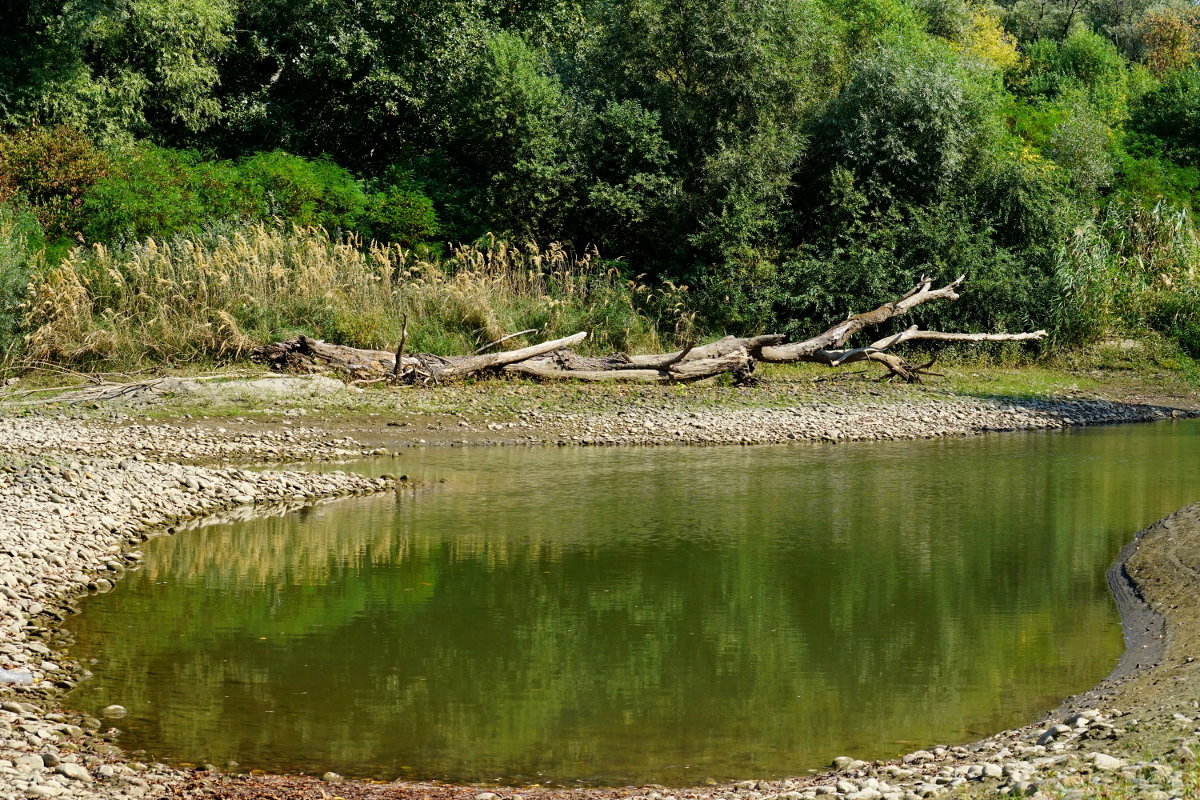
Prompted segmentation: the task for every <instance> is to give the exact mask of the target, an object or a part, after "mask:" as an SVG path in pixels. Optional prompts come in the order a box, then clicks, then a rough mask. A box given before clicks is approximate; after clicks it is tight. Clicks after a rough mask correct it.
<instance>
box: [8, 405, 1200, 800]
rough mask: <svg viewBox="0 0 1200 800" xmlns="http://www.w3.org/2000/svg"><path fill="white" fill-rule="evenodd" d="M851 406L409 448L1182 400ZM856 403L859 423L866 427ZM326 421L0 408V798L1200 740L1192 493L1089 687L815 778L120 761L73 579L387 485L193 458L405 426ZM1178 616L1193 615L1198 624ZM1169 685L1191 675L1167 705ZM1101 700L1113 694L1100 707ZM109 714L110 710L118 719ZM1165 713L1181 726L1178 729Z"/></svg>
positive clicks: (502, 428) (1041, 420) (920, 776)
mask: <svg viewBox="0 0 1200 800" xmlns="http://www.w3.org/2000/svg"><path fill="white" fill-rule="evenodd" d="M864 405H868V406H874V407H873V408H859V409H847V408H846V407H845V406H839V404H829V407H828V408H818V409H811V410H810V409H807V408H803V407H796V406H793V407H785V408H773V409H737V410H734V411H728V410H726V412H723V413H722V414H717V415H716V416H717V417H718V423H717V425H716V427H715V428H713V427H712V426H710V427H709V428H707V429H704V428H695V427H693V428H692V429H691V430H692V431H693V432H695V433H696V436H695V437H694V438H688V437H687V436H680V435H677V434H676V433H675V431H678V430H683V429H684V428H683V426H684V425H686V423H687V422H688V421H689V420H694V419H695V418H693V417H689V416H686V414H688V413H691V412H685V411H681V410H676V409H668V410H667V411H665V412H664V411H661V410H655V409H645V410H640V409H636V408H635V409H629V408H625V409H621V411H622V412H623V413H621V414H616V413H614V414H612V415H604V416H597V415H579V414H576V415H572V414H570V413H566V412H549V413H546V412H539V413H537V414H535V415H530V414H520V413H515V414H513V415H511V416H510V417H509V418H507V419H477V420H474V421H468V423H467V424H466V425H462V424H461V420H445V421H444V422H443V421H438V422H437V423H434V424H437V425H442V426H443V427H445V428H449V426H450V425H451V424H452V425H453V434H454V438H453V439H449V440H446V439H437V440H433V441H429V440H427V441H425V442H422V443H421V445H426V444H434V443H440V444H473V443H480V444H522V443H525V444H528V443H537V444H572V445H583V446H588V445H597V444H619V445H628V444H668V443H670V444H676V443H679V442H680V441H681V440H682V441H684V442H690V443H693V444H701V443H734V442H736V443H742V444H751V443H760V442H763V441H796V440H808V441H825V442H838V441H850V440H858V439H879V438H930V437H937V436H960V435H968V434H973V433H983V432H988V431H997V430H1020V429H1043V428H1061V427H1071V426H1075V425H1087V424H1103V423H1112V422H1125V421H1146V420H1154V419H1169V418H1177V417H1183V416H1193V415H1195V412H1194V411H1191V410H1178V409H1171V408H1168V407H1162V406H1135V405H1125V404H1120V403H1112V402H1108V401H1093V400H1087V401H1080V400H1068V401H1063V402H1061V403H1057V404H1056V403H1054V402H1051V401H1037V402H1035V403H1029V402H1026V403H1014V402H1011V401H1009V402H1006V401H990V400H976V399H970V400H964V401H961V402H957V403H956V402H953V401H951V402H945V401H942V400H938V401H937V403H931V404H929V407H924V406H922V407H921V408H918V409H917V410H916V411H915V412H912V413H908V414H905V415H900V416H894V415H891V414H889V413H888V412H889V409H888V408H887V407H886V406H887V405H888V404H887V403H880V402H876V401H872V400H870V399H868V400H866V401H865V403H864ZM906 405H907V406H911V403H906ZM934 406H936V408H934ZM848 411H853V412H854V413H857V414H860V415H862V416H866V417H870V418H872V419H869V420H868V421H867V422H864V421H863V420H862V419H857V421H856V424H855V425H852V426H846V428H847V430H849V431H853V432H855V433H854V435H842V436H837V435H830V432H829V429H828V427H826V423H827V421H828V420H827V419H825V418H818V417H814V416H813V415H814V414H817V415H821V414H828V415H833V416H836V417H837V418H839V419H846V417H847V413H848ZM492 416H497V415H492ZM708 416H709V417H710V418H711V417H712V416H713V415H712V414H709V415H708ZM830 418H832V417H830ZM875 422H877V423H878V425H877V426H876V427H872V424H868V423H875ZM413 424H414V425H416V424H417V423H413ZM423 424H426V425H428V424H430V423H423ZM379 427H380V428H382V426H379ZM396 427H399V426H396ZM243 428H244V429H243ZM331 428H332V429H333V430H332V431H331ZM747 432H750V435H747ZM344 433H346V428H344V427H343V428H337V427H335V426H326V425H293V426H289V427H288V428H287V429H278V428H274V429H270V428H269V429H266V430H264V429H263V427H262V426H251V425H246V426H238V425H236V424H233V423H226V424H223V425H222V426H221V427H216V426H212V425H202V424H196V423H195V422H181V424H177V425H169V424H142V423H132V422H130V421H119V422H118V423H116V424H112V423H102V422H96V421H82V420H71V419H66V418H59V417H48V416H32V417H23V416H7V417H0V465H2V466H0V628H2V629H3V632H4V638H3V644H2V645H0V668H4V669H8V670H12V671H15V672H21V673H23V674H27V675H28V676H29V677H30V679H31V680H32V681H34V683H33V684H32V685H30V686H16V685H11V684H0V800H8V799H9V798H12V799H13V800H15V799H16V798H27V797H64V798H71V797H80V798H83V797H97V798H101V797H103V798H124V797H129V798H134V797H161V796H205V797H230V798H260V797H313V798H318V797H330V796H334V795H336V796H340V797H343V798H346V799H347V800H351V798H360V797H361V798H414V800H416V799H417V798H429V799H430V800H435V799H437V800H441V799H442V798H455V800H458V799H459V798H470V800H515V798H517V797H518V796H519V797H521V798H523V800H542V798H550V797H551V796H553V797H555V798H567V797H577V798H583V797H587V798H595V800H604V799H605V798H611V797H623V798H624V797H629V798H634V797H637V798H642V797H644V798H647V800H669V799H670V798H679V799H681V800H682V798H718V797H719V798H725V800H809V799H810V798H818V797H825V796H828V797H837V798H847V799H852V800H910V799H911V798H919V797H930V796H971V795H973V794H977V793H979V794H982V793H992V792H995V791H996V790H997V789H1001V790H1003V791H1011V792H1014V793H1022V794H1025V795H1030V794H1034V793H1036V792H1038V791H1039V787H1041V788H1042V789H1044V790H1046V791H1049V790H1050V788H1051V787H1053V788H1056V789H1059V790H1061V791H1062V792H1071V791H1075V788H1073V787H1079V786H1082V787H1085V788H1086V787H1088V786H1091V785H1092V784H1096V783H1105V782H1112V781H1125V782H1130V781H1133V782H1139V781H1140V782H1142V784H1144V786H1143V788H1144V789H1145V793H1144V796H1146V797H1151V798H1152V799H1153V798H1157V800H1166V798H1169V797H1172V796H1180V795H1178V794H1177V790H1179V787H1182V786H1183V782H1184V781H1185V780H1186V777H1187V774H1188V772H1187V770H1188V768H1189V764H1190V761H1189V754H1192V755H1191V756H1190V758H1191V759H1194V751H1195V750H1196V749H1197V747H1200V745H1197V744H1195V743H1189V742H1190V741H1191V740H1190V737H1191V735H1192V734H1197V735H1200V709H1196V708H1192V707H1191V698H1194V697H1198V696H1200V694H1197V693H1196V692H1195V691H1194V689H1196V688H1200V667H1198V668H1197V669H1195V670H1194V671H1195V672H1196V673H1197V674H1195V675H1193V674H1192V672H1193V670H1192V669H1191V665H1192V663H1193V661H1194V658H1193V656H1189V655H1186V651H1187V649H1188V647H1190V646H1191V644H1193V643H1194V642H1195V641H1200V638H1197V637H1200V630H1196V631H1194V632H1193V631H1192V630H1191V628H1190V627H1188V628H1187V630H1186V631H1184V630H1183V628H1184V627H1186V626H1184V625H1182V623H1179V622H1178V620H1177V617H1178V616H1179V615H1180V613H1182V614H1183V615H1185V616H1186V614H1187V610H1188V608H1189V606H1186V605H1184V604H1185V603H1188V602H1189V600H1190V603H1191V605H1190V608H1191V609H1194V608H1195V605H1196V602H1195V601H1196V597H1195V587H1194V586H1192V587H1191V589H1190V590H1189V589H1187V588H1180V586H1179V585H1178V584H1179V583H1180V576H1183V577H1184V578H1186V579H1188V580H1192V579H1195V578H1196V576H1197V575H1200V572H1197V570H1200V564H1196V565H1195V567H1194V568H1193V567H1192V565H1191V564H1190V562H1189V561H1188V554H1187V552H1186V548H1185V547H1182V545H1179V544H1176V545H1174V546H1173V548H1172V549H1171V550H1170V553H1169V555H1168V556H1167V557H1165V560H1166V563H1168V564H1170V565H1172V566H1171V568H1170V569H1169V570H1162V569H1159V567H1158V566H1157V565H1158V561H1156V559H1157V558H1159V556H1158V555H1156V554H1157V553H1158V550H1159V549H1160V548H1161V546H1162V540H1164V539H1170V540H1171V541H1172V542H1173V543H1177V542H1182V540H1183V539H1185V538H1187V539H1188V540H1189V541H1191V542H1192V544H1193V548H1192V549H1194V550H1196V551H1197V552H1198V553H1200V546H1196V545H1197V544H1200V506H1197V507H1189V508H1191V509H1193V510H1192V511H1191V512H1188V509H1184V510H1181V511H1180V512H1176V514H1175V515H1172V517H1169V518H1168V520H1171V521H1170V522H1168V521H1167V520H1165V521H1161V522H1159V523H1156V525H1154V526H1151V527H1150V528H1148V529H1146V531H1144V532H1143V533H1142V534H1139V536H1138V538H1137V539H1136V540H1135V541H1134V542H1131V543H1130V544H1129V546H1127V547H1126V548H1125V550H1124V551H1122V554H1121V558H1120V559H1119V560H1118V563H1117V564H1116V565H1114V567H1113V570H1112V571H1110V574H1109V579H1110V585H1111V586H1113V588H1114V593H1115V596H1116V597H1117V602H1118V605H1119V607H1120V609H1121V613H1122V615H1123V616H1122V619H1123V620H1124V623H1125V628H1126V634H1127V639H1126V641H1127V647H1128V650H1127V652H1126V655H1125V656H1124V657H1123V658H1122V660H1121V662H1120V663H1119V664H1118V665H1117V667H1116V669H1114V671H1113V673H1112V674H1111V675H1110V676H1109V677H1108V678H1106V679H1105V681H1104V682H1102V683H1101V684H1100V685H1099V686H1097V687H1096V688H1095V689H1093V690H1092V691H1090V692H1088V693H1085V694H1084V695H1080V696H1079V697H1076V698H1069V699H1068V701H1067V702H1065V703H1064V704H1063V706H1061V707H1060V708H1059V709H1056V710H1055V711H1054V712H1052V713H1051V714H1050V715H1048V716H1047V718H1046V719H1045V720H1043V721H1042V722H1041V724H1039V725H1031V726H1028V727H1026V728H1022V729H1019V730H1014V731H1006V732H1002V733H1000V734H997V735H996V736H993V737H989V738H988V739H985V740H982V741H980V742H976V743H973V744H970V745H964V746H955V747H935V748H931V749H929V750H923V751H917V752H916V753H912V754H909V755H907V756H905V757H904V758H902V759H897V760H895V761H892V762H876V763H871V764H867V763H865V762H860V761H856V760H854V759H852V758H850V757H847V758H846V759H844V760H841V761H840V765H841V767H842V769H840V770H839V771H836V772H832V773H826V774H822V775H815V776H804V777H801V778H796V779H792V780H785V781H752V780H747V781H741V782H738V783H735V784H729V785H721V786H712V787H708V786H706V787H694V788H691V789H665V788H663V787H641V788H624V789H578V790H567V789H547V788H539V787H524V788H519V789H504V788H496V787H469V786H451V785H444V784H419V783H401V782H396V783H387V784H380V783H373V782H363V781H338V782H337V784H336V789H335V787H334V786H333V785H331V783H330V782H328V781H324V782H323V781H321V780H318V779H315V778H306V777H287V776H247V777H238V776H222V775H215V774H211V773H194V772H183V771H180V770H176V769H173V768H170V767H167V766H165V765H154V764H141V763H138V762H134V761H129V760H127V758H126V756H125V754H124V753H122V752H121V751H120V750H119V748H118V747H117V746H116V744H119V738H117V737H116V736H115V734H113V733H111V732H110V730H109V729H110V727H111V726H112V724H114V723H113V722H112V721H109V720H104V721H101V720H98V719H95V718H92V717H90V716H88V715H83V714H79V713H77V712H72V711H70V710H64V709H63V708H61V707H60V706H61V704H62V700H63V695H64V693H65V691H66V690H68V689H69V688H70V686H72V685H74V683H76V682H77V681H78V680H80V679H81V678H83V677H85V671H84V670H83V669H82V668H81V667H80V666H78V665H72V664H70V663H69V662H67V661H65V660H63V659H62V658H61V657H60V654H59V648H60V647H61V644H62V639H61V634H60V632H59V630H58V628H57V624H58V622H60V621H61V620H62V619H64V618H65V617H66V616H68V615H69V614H71V613H73V612H74V608H75V601H76V600H77V599H78V598H79V597H81V596H83V595H85V594H87V593H90V592H91V593H94V592H97V591H107V590H109V589H110V588H111V586H112V584H113V583H114V582H115V581H116V580H118V579H119V577H120V575H121V574H122V573H123V571H124V570H126V569H128V568H130V567H131V566H133V565H134V564H135V563H136V561H137V555H136V550H132V551H131V548H136V545H137V544H138V543H139V542H140V541H142V540H143V539H144V538H147V537H148V536H151V535H159V534H160V533H167V532H170V531H171V530H172V529H178V528H182V527H186V526H189V525H190V524H192V523H191V522H190V521H192V520H196V519H199V518H203V517H208V516H211V515H214V514H231V513H232V514H239V513H240V514H263V513H277V512H279V511H281V510H283V509H286V508H294V507H296V506H298V505H304V504H311V503H314V502H320V501H323V500H326V499H331V498H336V497H339V496H345V495H348V494H363V493H368V492H378V491H391V490H394V489H395V487H396V483H395V481H394V480H392V479H390V478H382V479H369V478H363V477H361V476H354V475H346V474H344V473H337V472H325V473H313V472H294V471H292V472H289V471H274V470H272V471H265V472H259V471H254V472H249V471H247V470H244V469H241V468H238V467H230V466H219V467H212V466H202V464H221V465H227V464H240V465H243V466H244V465H249V464H259V463H282V462H312V461H338V460H348V459H353V458H362V457H367V456H370V455H372V454H379V453H381V452H395V451H396V450H397V449H399V451H401V452H405V450H404V448H405V447H411V446H412V445H413V443H412V442H411V441H408V440H411V439H412V438H413V436H412V429H409V430H404V431H394V430H377V431H376V436H374V437H370V436H358V437H353V436H346V435H342V434H344ZM497 434H501V435H497ZM420 438H425V437H420ZM431 438H432V437H431ZM530 439H532V442H531V441H530ZM714 439H715V441H713V440H714ZM1189 514H1190V516H1189ZM1164 526H1165V527H1164ZM1198 558H1200V556H1198ZM1189 570H1190V571H1189ZM1189 576H1190V577H1189ZM1164 597H1166V598H1167V599H1165V600H1164ZM1172 600H1174V601H1175V602H1174V603H1172V602H1171V601H1172ZM1171 605H1173V606H1174V608H1171V609H1169V611H1170V612H1179V610H1180V609H1184V610H1183V611H1182V612H1180V613H1168V614H1167V616H1166V617H1163V616H1161V615H1159V613H1158V611H1157V610H1156V609H1167V608H1168V606H1171ZM1193 616H1194V615H1193ZM1196 625H1197V627H1200V622H1198V623H1196ZM1168 632H1169V634H1170V635H1168ZM1193 633H1194V634H1195V636H1193ZM1197 655H1200V654H1197ZM1189 658H1190V659H1192V661H1189V660H1188V659H1189ZM1176 662H1178V664H1176ZM1164 665H1168V666H1169V667H1170V670H1169V672H1170V674H1169V675H1168V676H1167V678H1169V680H1170V684H1169V685H1166V684H1164V683H1163V681H1164V670H1165V669H1167V667H1165V666H1164ZM1156 687H1163V688H1161V689H1156ZM1167 689H1169V691H1167ZM1183 689H1186V690H1187V691H1191V692H1192V694H1191V695H1190V697H1188V698H1187V700H1186V702H1185V699H1184V697H1185V695H1186V692H1184V691H1182V690H1183ZM1118 705H1119V706H1120V708H1114V706H1118ZM1189 709H1190V712H1191V713H1188V712H1189ZM1179 717H1188V718H1189V720H1188V723H1187V725H1192V727H1191V728H1190V729H1188V730H1186V731H1185V730H1184V729H1183V727H1181V726H1184V727H1186V725H1184V723H1182V722H1181V720H1180V719H1179ZM1193 722H1194V723H1195V724H1192V723H1193ZM115 724H116V725H117V726H118V727H119V721H116V723H115ZM1181 731H1182V735H1177V734H1180V732H1181ZM1176 740H1179V741H1176ZM1147 748H1150V749H1152V750H1154V751H1162V756H1161V759H1159V760H1157V761H1153V760H1152V761H1146V760H1145V759H1144V758H1142V755H1144V754H1145V753H1146V752H1148V750H1147ZM1135 751H1136V752H1135ZM1139 759H1140V760H1139ZM1172 759H1173V761H1172ZM330 777H331V778H332V777H333V776H330ZM1139 785H1141V784H1139ZM1156 792H1162V793H1163V794H1162V795H1156V794H1154V793H1156ZM487 795H494V797H488V796H487ZM1138 796H1143V795H1141V794H1139V795H1138Z"/></svg>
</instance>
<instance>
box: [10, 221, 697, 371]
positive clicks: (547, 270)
mask: <svg viewBox="0 0 1200 800" xmlns="http://www.w3.org/2000/svg"><path fill="white" fill-rule="evenodd" d="M682 296H683V293H682V290H675V289H673V288H672V289H670V290H668V291H666V292H662V291H651V290H649V289H647V288H645V287H644V286H641V285H640V284H638V283H637V282H635V281H630V280H628V279H626V278H625V277H624V276H623V275H622V274H621V271H620V270H619V269H617V268H616V267H615V266H614V265H613V264H611V263H606V262H604V261H602V260H601V259H600V257H599V255H598V254H597V253H596V251H595V250H594V249H593V250H588V251H586V252H583V253H576V252H574V251H573V250H572V249H571V248H570V247H567V246H564V245H561V244H550V245H547V246H544V247H539V246H538V245H536V244H525V245H513V244H511V243H508V242H504V241H500V240H497V239H495V238H490V237H489V238H488V239H486V240H484V241H483V242H481V243H479V244H476V245H469V246H458V247H453V248H451V250H450V252H449V254H448V256H446V257H444V258H438V259H435V258H430V257H428V256H427V255H425V254H422V253H418V252H415V251H413V250H408V249H404V248H401V247H397V246H382V245H376V244H371V245H369V246H363V245H362V243H361V242H358V241H355V240H353V239H342V240H331V239H330V237H329V236H328V235H327V234H326V233H325V232H324V231H322V230H319V229H311V228H308V229H293V230H290V231H282V230H277V229H274V228H270V227H266V226H261V225H259V226H253V227H247V228H243V229H239V230H237V231H235V232H232V233H225V234H211V235H209V236H206V237H181V238H177V239H174V240H172V241H170V242H157V241H154V240H152V239H151V240H146V241H144V242H140V243H138V244H135V245H132V246H128V247H124V248H121V249H109V248H106V247H104V246H101V245H96V246H93V247H91V248H87V249H84V248H80V249H77V250H75V251H74V252H72V253H71V254H70V255H69V256H68V257H67V258H66V259H65V260H64V261H63V262H62V263H61V264H60V265H59V266H58V267H57V268H55V269H54V270H52V271H50V272H48V273H45V274H43V275H40V276H37V277H35V278H34V279H33V280H32V282H31V283H30V287H29V293H28V302H27V303H26V306H25V314H24V326H25V329H26V330H27V331H28V334H27V335H26V337H25V357H26V358H27V359H33V360H39V361H52V362H60V363H61V362H68V363H71V362H73V363H88V364H98V363H103V364H107V365H114V364H116V365H121V366H131V365H136V364H145V363H151V362H157V363H164V362H165V363H185V362H196V361H214V360H216V361H221V360H230V359H234V358H237V357H239V356H242V355H243V354H245V353H246V351H247V350H248V349H249V348H251V347H253V346H255V345H257V344H261V343H264V342H267V341H271V340H276V339H281V338H285V337H287V336H291V335H295V334H297V333H305V334H307V335H310V336H316V337H319V338H323V339H327V340H330V341H337V342H339V343H343V344H349V345H354V346H359V347H377V348H390V347H394V346H395V343H396V342H397V341H398V340H399V337H400V327H401V319H402V317H403V315H404V314H407V315H408V317H409V324H410V328H411V330H412V338H411V339H410V347H411V348H413V349H418V350H425V351H428V352H442V353H463V352H470V351H471V350H473V349H474V348H475V347H477V346H479V345H480V344H482V343H485V342H489V341H492V340H495V339H498V338H500V337H501V336H503V335H504V334H506V333H510V332H512V331H515V330H522V329H525V328H538V329H539V332H540V333H539V335H541V336H545V337H547V338H549V337H552V336H558V335H563V334H566V333H571V332H574V331H575V330H589V331H590V332H591V333H592V334H593V342H594V344H593V346H594V347H600V348H605V349H630V350H632V349H639V348H645V349H655V348H657V347H658V346H659V342H658V340H657V335H656V330H655V326H654V324H653V322H652V320H651V319H650V317H649V315H648V313H647V311H646V309H648V308H656V309H667V310H671V309H674V311H673V312H672V313H674V314H675V316H676V317H677V318H686V317H680V315H679V314H678V311H679V310H680V309H681V308H682V305H681V300H680V298H681V297H682ZM520 344H521V343H520V342H513V346H519V345H520Z"/></svg>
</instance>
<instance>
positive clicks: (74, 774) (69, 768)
mask: <svg viewBox="0 0 1200 800" xmlns="http://www.w3.org/2000/svg"><path fill="white" fill-rule="evenodd" d="M55 772H57V773H58V774H59V775H63V776H65V777H67V778H70V779H71V780H73V781H90V780H91V779H92V773H90V772H88V771H87V769H86V768H85V767H83V766H80V765H79V764H70V763H64V764H59V765H58V768H57V769H56V770H55Z"/></svg>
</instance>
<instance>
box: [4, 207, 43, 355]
mask: <svg viewBox="0 0 1200 800" xmlns="http://www.w3.org/2000/svg"><path fill="white" fill-rule="evenodd" d="M41 247H42V230H41V226H40V225H38V222H37V219H36V218H35V217H34V216H33V214H32V213H30V212H28V211H21V210H19V209H17V208H16V207H15V206H13V205H12V204H9V203H0V359H2V360H4V361H10V360H12V357H13V356H14V354H15V353H16V352H17V351H18V350H19V349H20V345H21V334H22V329H21V308H20V306H21V303H22V302H23V301H24V299H25V292H26V289H27V287H28V284H29V278H30V276H31V275H32V274H33V273H34V271H35V270H37V268H38V267H39V265H40V262H41Z"/></svg>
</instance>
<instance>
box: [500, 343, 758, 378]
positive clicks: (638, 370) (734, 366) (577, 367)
mask: <svg viewBox="0 0 1200 800" xmlns="http://www.w3.org/2000/svg"><path fill="white" fill-rule="evenodd" d="M570 356H571V354H564V355H563V356H559V355H555V356H551V357H549V358H538V359H531V360H529V361H520V362H517V363H514V364H509V365H507V366H506V367H504V371H505V372H509V373H515V374H518V375H529V376H531V377H534V378H541V379H543V380H577V381H589V382H598V381H621V382H625V383H690V382H692V381H700V380H704V379H705V378H713V377H716V376H717V375H723V374H725V373H727V372H728V373H733V374H734V375H735V377H736V376H739V375H741V374H743V373H744V374H746V375H748V374H749V373H750V372H751V371H753V365H754V359H752V358H750V356H749V354H747V353H746V351H745V350H743V349H739V350H736V351H734V352H732V353H725V354H724V355H721V356H717V357H716V358H705V359H698V360H694V361H683V360H680V361H679V362H677V363H673V364H670V365H667V366H664V367H661V368H654V367H632V366H630V365H629V364H627V363H626V364H622V365H620V366H616V367H614V366H605V365H604V364H596V363H593V364H591V365H588V364H586V363H581V361H580V360H578V359H572V358H571V357H570ZM592 361H593V362H595V361H600V359H594V360H592ZM589 367H590V368H589Z"/></svg>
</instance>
